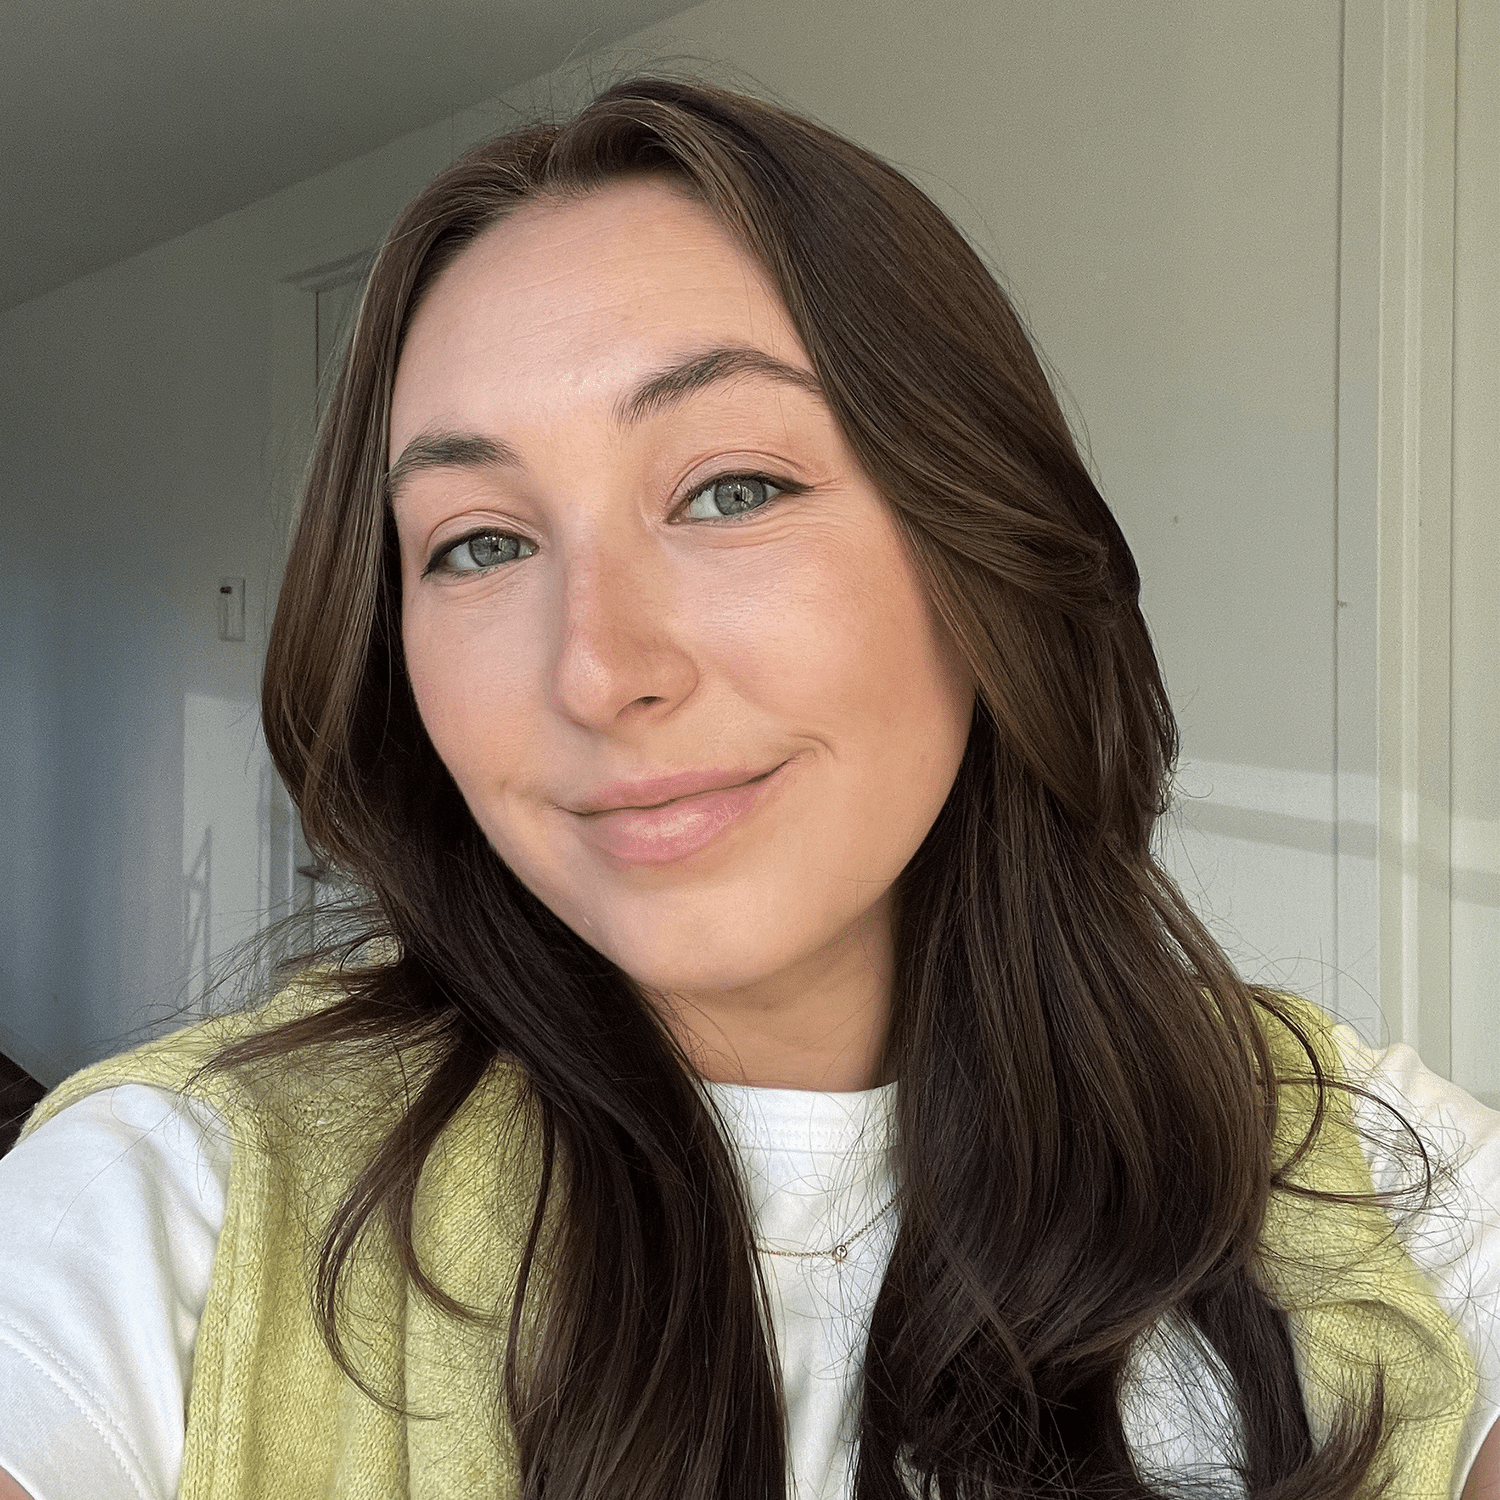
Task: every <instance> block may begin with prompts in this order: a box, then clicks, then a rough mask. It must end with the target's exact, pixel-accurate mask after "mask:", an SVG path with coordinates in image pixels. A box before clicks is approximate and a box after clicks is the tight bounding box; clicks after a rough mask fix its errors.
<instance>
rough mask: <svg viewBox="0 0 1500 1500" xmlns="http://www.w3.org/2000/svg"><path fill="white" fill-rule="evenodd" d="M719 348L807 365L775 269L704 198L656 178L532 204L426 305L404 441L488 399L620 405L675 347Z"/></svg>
mask: <svg viewBox="0 0 1500 1500" xmlns="http://www.w3.org/2000/svg"><path fill="white" fill-rule="evenodd" d="M716 343H749V344H754V345H758V346H759V347H761V348H763V349H765V350H766V351H767V352H768V353H770V354H772V355H773V356H775V357H776V358H779V359H784V360H786V361H788V362H789V363H795V364H799V365H803V366H807V365H808V360H807V356H806V354H805V352H804V351H803V350H802V346H801V342H800V340H799V339H798V338H797V335H796V332H795V330H794V329H793V327H792V325H791V321H790V319H789V318H788V316H787V314H786V311H785V309H784V308H783V306H782V304H781V299H780V297H779V295H778V294H777V292H776V291H775V289H774V287H773V286H772V285H771V283H770V280H769V278H768V277H767V275H766V274H765V272H764V270H763V269H762V268H761V267H760V265H759V264H758V263H757V262H756V261H755V260H754V259H753V258H752V257H751V256H750V255H749V254H748V253H747V252H746V251H745V250H743V249H742V248H741V247H740V245H739V244H738V243H737V242H736V241H735V239H734V238H733V237H732V236H731V235H730V234H729V232H728V231H727V230H726V229H725V228H724V227H723V226H722V225H721V224H720V222H719V221H718V219H717V218H715V216H714V215H713V214H712V213H711V212H710V211H709V210H708V209H707V208H705V207H704V206H703V205H702V204H700V203H698V202H697V201H696V200H694V199H692V198H691V197H689V196H688V195H687V194H686V193H685V192H683V191H682V190H680V189H678V188H675V187H673V186H672V185H671V184H669V183H666V182H663V181H661V180H659V179H650V178H641V179H632V180H628V181H625V182H620V183H615V184H611V185H610V186H608V187H605V188H602V189H599V190H598V191H596V192H592V193H590V194H588V195H587V196H586V197H583V198H579V199H569V200H553V201H540V202H532V203H528V204H526V205H524V206H523V207H522V208H520V209H518V210H517V211H516V212H515V213H513V214H512V215H511V216H510V217H509V218H507V219H505V220H503V221H502V222H501V223H499V224H496V225H495V226H493V227H492V228H491V229H489V230H487V231H485V233H484V234H482V235H481V236H480V237H479V238H478V239H476V240H475V241H474V243H473V244H472V245H470V246H468V247H467V249H465V250H464V252H463V253H462V254H461V255H460V256H459V257H458V258H457V259H456V260H455V261H454V263H453V264H452V265H451V266H450V267H448V268H447V270H446V271H444V273H443V274H442V275H441V276H440V277H439V278H438V279H437V281H436V282H435V283H434V285H433V287H432V289H431V290H430V292H429V293H428V295H427V297H426V299H425V300H424V301H423V303H422V305H421V307H420V308H419V309H418V310H417V313H416V315H415V317H414V318H413V320H412V325H411V328H410V331H409V333H408V335H407V340H406V344H405V346H404V348H403V350H402V355H401V362H400V365H399V366H398V368H397V372H396V388H395V393H394V398H393V403H392V428H393V431H392V450H393V451H397V450H399V447H400V444H401V442H402V441H403V439H404V436H409V435H410V434H411V433H412V432H414V431H416V430H417V429H418V428H419V427H420V426H421V425H423V423H424V422H426V421H428V420H431V419H433V418H435V417H437V416H443V417H448V418H451V417H454V416H456V415H458V414H459V411H458V410H456V409H455V408H458V409H462V410H465V411H467V410H468V408H470V407H471V406H472V405H473V404H474V403H476V402H477V403H479V404H480V405H492V404H493V403H494V402H495V401H496V400H497V399H498V398H501V397H504V398H505V399H507V400H508V401H510V402H512V403H519V404H520V405H522V406H524V405H527V404H528V399H527V397H528V393H530V396H531V398H532V399H533V400H541V399H546V400H549V401H553V402H556V401H557V400H558V399H560V398H561V397H562V396H563V395H564V394H565V395H566V397H567V398H568V399H569V400H576V401H580V402H584V401H590V400H595V401H598V402H599V403H601V404H604V403H609V402H612V401H613V400H614V399H615V398H616V397H617V395H618V393H619V391H620V390H621V389H622V387H623V386H625V385H626V384H628V383H630V382H632V381H634V380H635V379H637V378H638V377H639V374H640V371H641V370H642V369H645V368H649V367H654V366H657V365H660V364H661V362H662V360H663V358H664V356H675V355H680V354H682V353H684V352H687V351H689V350H691V349H693V348H695V347H700V346H707V345H712V344H716ZM437 408H443V410H438V409H437ZM397 429H400V430H397Z"/></svg>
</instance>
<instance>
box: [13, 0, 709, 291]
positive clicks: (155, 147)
mask: <svg viewBox="0 0 1500 1500" xmlns="http://www.w3.org/2000/svg"><path fill="white" fill-rule="evenodd" d="M685 8H686V6H685V4H684V3H683V0H0V205H3V213H4V222H5V226H6V229H5V233H4V234H3V235H0V308H6V307H13V306H15V305H16V304H17V303H19V302H24V301H26V300H28V299H29V298H31V297H35V296H38V295H40V294H41V293H42V292H46V291H50V290H51V289H52V288H53V287H56V286H61V285H63V284H64V283H65V282H68V281H72V280H73V279H74V278H75V277H78V276H82V275H84V274H85V273H87V272H89V271H92V270H95V269H97V268H98V267H100V266H105V265H109V264H110V263H111V262H113V261H117V260H121V259H123V258H125V257H126V256H129V255H133V254H135V253H136V252H137V251H139V250H143V249H145V248H146V247H147V246H149V245H154V244H158V243H159V242H160V241H162V240H166V239H171V238H172V237H173V236H174V235H178V234H182V233H183V232H184V231H186V230H188V229H191V228H192V227H193V226H194V225H196V224H203V223H207V222H208V221H209V220H210V219H216V218H218V217H219V216H220V215H221V214H226V213H229V212H230V211H231V210H233V209H236V208H241V207H243V206H244V205H245V204H247V203H253V202H254V201H255V200H256V199H257V198H263V197H265V196H266V194H268V193H273V192H275V191H276V190H277V189H279V188H283V187H286V186H287V185H288V184H290V183H293V182H298V181H300V180H301V179H302V178H304V177H309V176H311V175H312V174H313V173H315V172H320V171H322V170H323V169H324V168H326V167H330V166H333V165H334V164H335V163H337V162H341V161H345V160H347V159H348V158H349V157H352V156H358V155H360V154H362V153H363V152H366V151H370V150H373V149H374V148H375V147H377V146H381V145H383V144H384V143H385V142H387V141H390V140H394V139H395V138H396V137H397V136H400V135H404V134H405V133H406V132H407V131H409V130H414V129H416V128H418V127H419V126H422V125H427V124H430V123H431V122H432V121H434V120H439V119H442V118H443V117H444V116H445V115H448V114H451V113H453V112H454V111H456V110H459V109H462V108H463V107H465V106H466V105H470V104H477V103H478V102H479V101H481V100H483V99H487V98H490V97H492V96H493V95H495V94H498V93H500V92H501V91H503V90H504V89H506V88H509V87H510V86H512V85H513V84H517V83H522V82H524V81H525V80H526V79H529V78H534V77H537V76H538V75H540V74H542V73H546V72H548V71H550V70H551V69H552V68H554V67H556V66H558V65H559V64H560V63H563V62H565V61H567V60H568V59H570V58H572V57H577V56H581V55H583V54H585V53H588V52H590V51H592V50H594V49H595V48H597V47H601V46H604V45H605V44H606V43H609V42H612V41H615V40H618V39H619V38H620V37H623V36H627V35H628V34H629V33H631V32H632V31H635V30H637V29H639V28H640V27H642V26H646V25H648V24H650V23H651V22H652V21H655V20H659V19H660V18H661V17H663V16H667V15H671V14H673V13H675V12H677V11H681V10H683V9H685Z"/></svg>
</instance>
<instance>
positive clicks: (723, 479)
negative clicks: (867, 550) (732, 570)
mask: <svg viewBox="0 0 1500 1500" xmlns="http://www.w3.org/2000/svg"><path fill="white" fill-rule="evenodd" d="M736 480H749V481H751V482H753V483H756V484H763V485H766V486H767V487H768V488H770V489H773V490H776V491H777V492H778V493H776V494H774V495H772V496H771V498H770V499H768V500H767V501H766V503H765V504H764V505H757V506H756V507H755V508H754V509H753V510H747V511H743V512H741V513H740V514H739V515H737V516H712V517H707V518H700V519H698V520H696V521H695V522H694V524H695V525H698V526H737V525H739V524H740V522H742V521H749V520H753V519H754V518H755V517H756V516H760V515H764V514H765V512H766V511H768V510H770V509H771V507H772V506H773V505H776V504H777V503H778V502H779V501H781V500H782V499H784V498H785V497H786V496H788V495H801V494H804V493H806V490H807V486H806V485H803V484H796V483H794V482H793V481H792V480H789V479H773V478H772V477H771V476H770V475H769V474H752V473H747V472H731V473H726V474H716V475H715V476H714V477H713V478H712V479H706V480H705V481H704V482H703V483H702V484H700V485H699V486H698V488H697V489H695V490H694V491H693V492H692V493H691V494H689V495H687V496H685V497H684V498H683V501H682V503H681V505H679V506H678V507H677V510H685V509H686V508H687V507H688V506H689V505H691V504H692V503H693V501H694V500H696V499H697V498H698V496H699V495H701V494H703V493H704V492H705V491H707V490H712V489H714V488H715V487H716V486H718V485H721V484H732V483H734V482H735V481H736ZM674 514H675V512H674ZM485 536H493V537H499V538H501V539H502V540H510V541H518V542H523V543H525V542H526V539H525V538H524V537H520V536H517V535H516V534H515V533H514V532H510V531H497V530H496V529H495V528H494V527H493V526H482V527H480V528H479V529H478V530H476V531H470V532H466V533H465V534H464V535H463V536H461V537H458V538H457V539H456V540H455V541H451V542H447V543H445V544H444V545H443V546H442V547H441V548H440V549H439V550H438V551H436V552H434V553H433V554H432V556H431V558H429V559H428V562H427V566H426V567H425V568H424V569H423V570H422V576H423V577H424V578H426V577H427V576H428V575H429V574H431V573H443V572H448V571H450V570H448V569H446V568H444V567H443V563H444V561H445V560H446V559H447V558H448V557H450V556H451V555H452V554H453V553H455V552H457V551H458V549H459V548H460V547H463V546H466V545H467V544H468V543H470V542H475V541H478V540H479V538H480V537H485ZM526 545H528V546H529V545H531V544H530V543H526ZM520 561H522V559H521V558H510V559H508V562H520ZM505 566H507V563H492V564H491V565H490V566H489V567H487V568H456V569H453V570H451V571H452V572H453V573H454V574H462V573H492V572H494V571H495V569H496V568H503V567H505Z"/></svg>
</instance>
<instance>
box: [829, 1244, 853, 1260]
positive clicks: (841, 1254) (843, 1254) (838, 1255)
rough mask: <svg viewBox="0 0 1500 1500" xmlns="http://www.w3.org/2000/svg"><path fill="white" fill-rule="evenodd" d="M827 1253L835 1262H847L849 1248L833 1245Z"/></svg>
mask: <svg viewBox="0 0 1500 1500" xmlns="http://www.w3.org/2000/svg"><path fill="white" fill-rule="evenodd" d="M828 1253H829V1254H830V1255H831V1256H832V1257H833V1258H834V1259H835V1260H847V1259H848V1258H849V1247H848V1246H847V1245H835V1246H834V1247H833V1249H832V1250H830V1251H829V1252H828Z"/></svg>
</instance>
